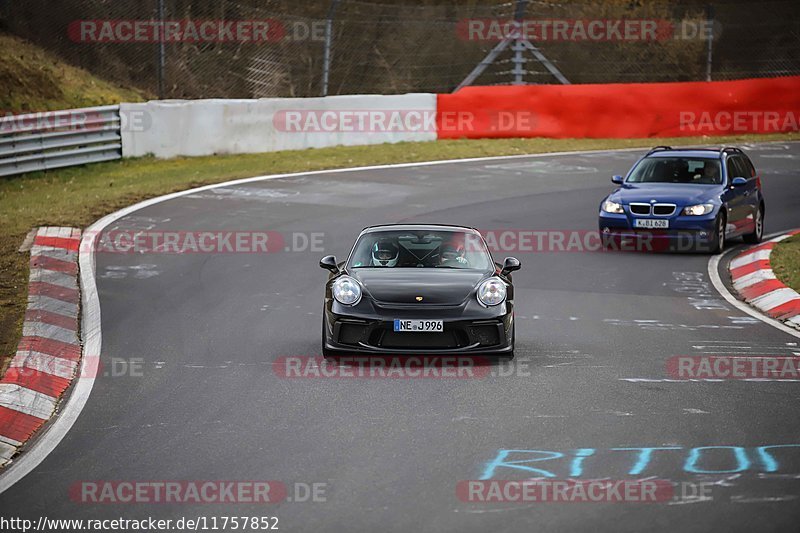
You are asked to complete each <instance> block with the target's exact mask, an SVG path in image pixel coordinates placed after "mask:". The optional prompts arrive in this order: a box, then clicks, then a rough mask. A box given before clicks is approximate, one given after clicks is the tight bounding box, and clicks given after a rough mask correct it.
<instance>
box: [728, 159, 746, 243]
mask: <svg viewBox="0 0 800 533" xmlns="http://www.w3.org/2000/svg"><path fill="white" fill-rule="evenodd" d="M725 173H726V174H727V175H726V176H725V179H726V180H727V182H726V191H725V202H726V204H727V207H728V230H727V234H728V236H729V237H734V236H736V235H740V234H742V233H746V231H745V230H746V229H747V228H746V227H745V226H746V225H747V216H748V214H750V209H749V207H748V204H747V197H748V196H749V194H748V193H747V186H746V185H740V186H738V187H734V186H733V185H732V182H733V178H747V174H744V171H743V169H742V166H741V163H740V162H739V156H737V155H729V156H728V158H727V159H726V160H725Z"/></svg>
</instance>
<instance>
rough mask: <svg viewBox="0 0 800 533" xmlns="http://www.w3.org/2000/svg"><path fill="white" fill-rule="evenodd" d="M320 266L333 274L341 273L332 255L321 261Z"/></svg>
mask: <svg viewBox="0 0 800 533" xmlns="http://www.w3.org/2000/svg"><path fill="white" fill-rule="evenodd" d="M319 266H320V267H322V268H324V269H325V270H330V271H331V272H339V265H337V264H336V258H335V257H334V256H332V255H326V256H325V257H323V258H322V259H320V261H319Z"/></svg>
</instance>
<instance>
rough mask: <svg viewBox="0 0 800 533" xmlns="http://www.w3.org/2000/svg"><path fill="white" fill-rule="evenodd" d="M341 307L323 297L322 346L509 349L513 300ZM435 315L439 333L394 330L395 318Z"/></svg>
mask: <svg viewBox="0 0 800 533" xmlns="http://www.w3.org/2000/svg"><path fill="white" fill-rule="evenodd" d="M363 304H364V305H362V303H359V304H358V305H356V306H355V307H352V308H351V307H347V306H343V305H341V304H339V303H338V302H336V301H335V300H334V301H326V304H325V316H324V320H323V327H324V331H323V333H324V343H325V348H326V350H329V351H335V352H342V353H344V352H347V353H377V354H422V353H424V354H470V353H471V354H498V355H500V354H504V353H510V352H512V351H513V349H514V346H513V342H514V339H513V331H514V311H513V303H510V302H505V303H503V304H500V305H498V306H496V307H490V308H483V307H481V306H479V305H478V304H477V302H474V304H475V305H474V306H473V305H470V304H462V305H461V306H413V307H409V306H397V307H390V308H381V307H377V306H376V305H373V304H372V303H371V302H363ZM407 318H413V319H420V318H422V319H436V320H442V321H443V322H444V331H443V332H441V333H422V332H402V333H399V332H395V331H394V320H395V319H407Z"/></svg>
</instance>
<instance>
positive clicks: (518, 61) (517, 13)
mask: <svg viewBox="0 0 800 533" xmlns="http://www.w3.org/2000/svg"><path fill="white" fill-rule="evenodd" d="M527 3H528V0H517V5H516V8H515V9H514V21H515V22H516V23H517V32H518V35H517V39H516V40H515V41H514V45H513V46H512V47H511V49H512V50H514V57H513V59H511V62H512V63H514V70H513V73H514V81H513V82H512V83H513V85H524V84H525V57H523V55H522V52H523V51H524V50H525V45H524V44H522V40H523V39H526V38H527V36H525V35H522V27H523V24H522V19H523V18H524V17H525V6H526V4H527Z"/></svg>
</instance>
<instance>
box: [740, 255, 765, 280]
mask: <svg viewBox="0 0 800 533" xmlns="http://www.w3.org/2000/svg"><path fill="white" fill-rule="evenodd" d="M756 270H770V267H769V260H768V259H761V260H759V261H753V262H752V263H747V264H746V265H742V266H740V267H738V268H734V269H732V270H731V278H733V279H734V280H736V279H737V278H741V277H742V276H746V275H747V274H752V273H753V272H755V271H756Z"/></svg>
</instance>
